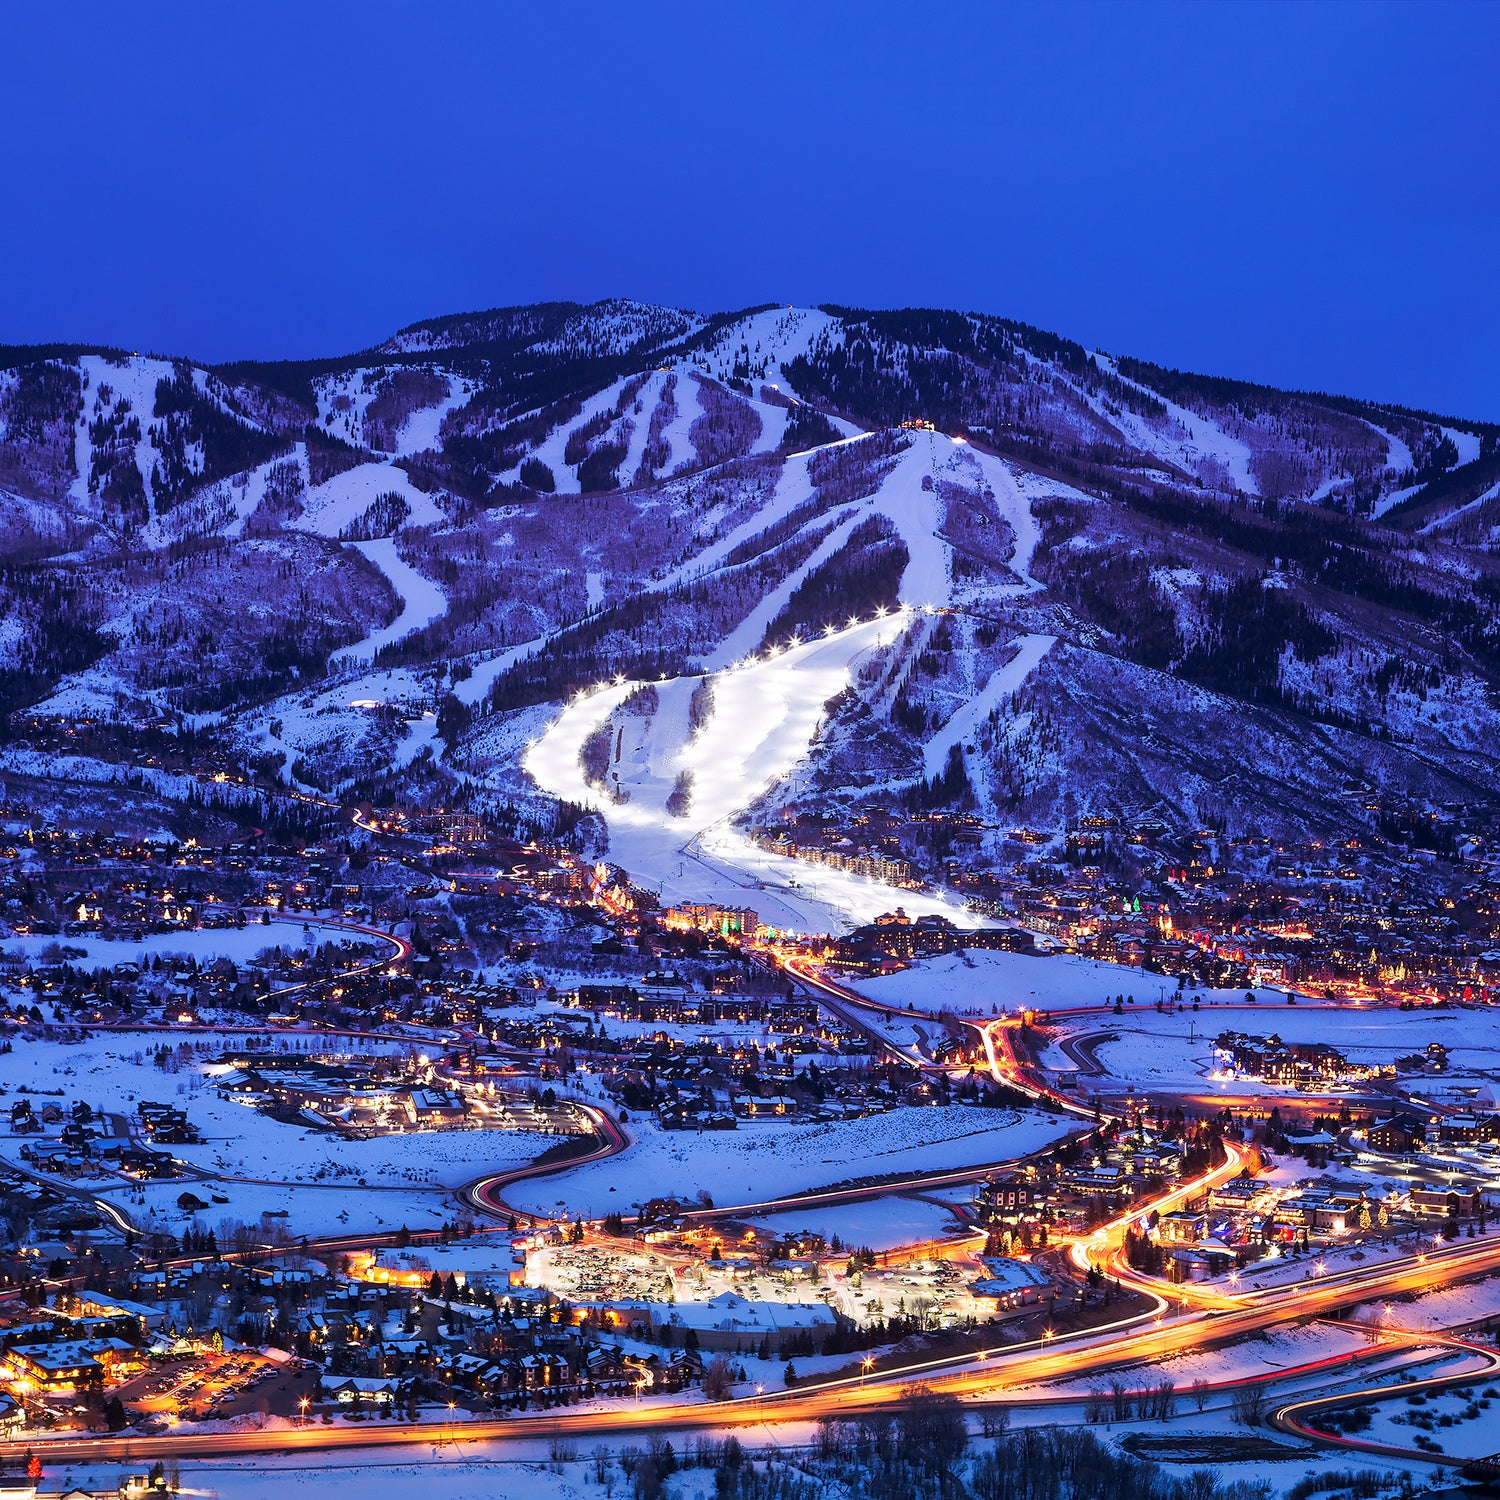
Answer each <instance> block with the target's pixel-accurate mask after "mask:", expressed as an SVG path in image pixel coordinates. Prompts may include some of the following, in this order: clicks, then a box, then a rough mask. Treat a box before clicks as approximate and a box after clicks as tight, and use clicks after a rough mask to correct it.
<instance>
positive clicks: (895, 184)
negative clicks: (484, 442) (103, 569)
mask: <svg viewBox="0 0 1500 1500" xmlns="http://www.w3.org/2000/svg"><path fill="white" fill-rule="evenodd" d="M0 56H4V57H5V58H6V60H7V66H6V68H5V70H4V78H5V83H4V87H3V89H0V130H3V139H4V140H5V141H6V142H7V148H6V151H5V171H4V176H3V179H0V180H3V184H4V186H3V189H0V203H3V204H4V212H3V213H0V341H4V342H21V341H36V340H43V339H79V340H90V341H99V342H111V343H118V344H122V345H125V346H127V347H131V348H151V349H156V350H160V351H166V352H185V353H191V354H193V355H195V356H198V357H200V358H205V359H226V358H232V357H237V356H258V357H274V356H282V355H285V356H304V355H314V354H328V353H339V352H344V351H347V350H350V349H355V348H361V347H365V346H367V345H369V344H371V343H373V342H375V341H376V340H378V339H379V338H381V337H383V336H384V335H385V334H386V333H388V332H389V331H391V330H392V329H394V328H396V327H398V326H399V325H401V324H403V323H406V322H410V321H412V320H414V319H417V318H421V317H427V316H431V315H434V314H438V313H443V312H450V311H459V310H464V309H472V308H477V307H490V306H497V305H503V304H507V303H515V302H527V301H533V300H537V299H542V298H573V299H578V300H589V299H592V298H596V297H601V296H608V295H613V294H623V295H629V296H635V297H641V298H644V299H648V300H652V301H661V302H670V303H675V304H678V305H682V306H691V307H696V308H700V309H704V310H715V309H720V308H728V307H737V306H743V305H746V304H750V303H756V302H769V301H778V302H803V303H805V302H824V301H834V302H844V303H854V304H860V305H866V306H905V305H918V304H925V305H938V306H954V307H964V308H977V309H982V310H986V311H991V312H997V313H1002V314H1005V315H1008V316H1012V317H1017V318H1022V319H1024V320H1026V321H1028V322H1032V323H1036V324H1039V325H1041V326H1043V327H1047V328H1051V329H1055V330H1057V331H1059V332H1063V333H1067V334H1070V335H1072V336H1074V337H1076V338H1078V339H1081V340H1083V341H1084V342H1086V343H1088V344H1090V345H1098V346H1100V347H1103V348H1105V349H1108V350H1111V351H1114V352H1128V353H1133V354H1137V355H1140V356H1143V357H1146V358H1152V359H1157V360H1160V361H1161V362H1163V363H1166V364H1175V365H1179V366H1183V367H1189V368H1194V369H1199V370H1206V371H1212V372H1215V373H1223V374H1233V375H1240V376H1244V377H1248V378H1254V379H1261V380H1266V381H1270V382H1273V383H1276V384H1282V385H1295V386H1305V387H1314V388H1322V389H1332V390H1338V391H1343V392H1348V393H1350V394H1358V395H1368V396H1376V397H1384V398H1387V399H1393V400H1401V401H1406V402H1408V403H1411V404H1414V405H1421V406H1428V407H1432V408H1437V409H1440V410H1443V411H1449V412H1454V413H1458V414H1464V415H1471V416H1484V417H1489V418H1495V419H1500V373H1497V372H1500V292H1497V269H1500V105H1497V103H1496V98H1497V90H1496V85H1495V78H1496V76H1497V71H1500V69H1497V64H1500V5H1494V4H1470V5H1460V6H1447V5H1443V4H1435V3H1429V4H1425V5H1420V6H1419V5H1410V6H1386V5H1379V4H1365V5H1353V4H1342V5H1331V6H1320V5H1312V4H1305V5H1291V4H1283V5H1273V6H1264V7H1263V6H1234V5H1228V4H1220V5H1211V4H1201V5H1186V6H1178V5H1164V6H1133V5H1127V4H1110V5H1097V6H1096V5H1070V6H1057V7H1031V6H1001V5H966V4H948V5H944V4H932V5H923V4H916V5H912V4H906V5H900V6H897V5H892V4H885V3H883V0H864V3H860V4H848V5H843V4H834V3H812V4H808V3H806V0H803V3H797V4H779V3H764V4H754V5H751V4H739V5H704V4H701V3H700V4H696V5H687V4H683V5H672V4H659V5H645V4H642V5H634V6H631V5H619V4H613V5H594V4H590V3H575V4H568V5H560V4H552V5H525V6H520V5H517V6H508V5H501V4H498V3H495V4H483V5H472V6H465V5H460V4H457V3H449V4H432V5H381V4H379V3H374V0H371V3H366V4H359V5H349V6H345V7H338V6H334V5H326V6H308V5H305V4H296V5H285V6H280V5H276V4H271V3H257V4H256V5H254V6H241V7H220V6H204V5H201V4H192V5H182V6H180V7H173V6H171V5H165V4H164V5H157V6H150V7H140V6H120V5H118V4H115V5H111V6H109V7H104V6H99V7H96V8H90V7H88V6H83V7H79V8H75V7H62V6H45V5H41V4H37V5H34V6H32V7H31V9H30V12H29V13H25V12H22V11H21V10H20V8H19V7H11V8H8V9H7V10H6V12H5V14H4V16H3V18H0Z"/></svg>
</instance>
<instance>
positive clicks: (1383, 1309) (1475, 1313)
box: [1350, 1276, 1500, 1333]
mask: <svg viewBox="0 0 1500 1500" xmlns="http://www.w3.org/2000/svg"><path fill="white" fill-rule="evenodd" d="M1496 1316H1500V1276H1488V1277H1486V1278H1485V1279H1484V1280H1483V1281H1476V1282H1473V1283H1471V1284H1469V1285H1466V1286H1450V1287H1444V1288H1442V1290H1440V1291H1436V1292H1424V1293H1423V1294H1422V1295H1421V1296H1420V1297H1417V1298H1415V1299H1414V1300H1413V1301H1410V1302H1386V1303H1376V1302H1367V1303H1364V1304H1363V1305H1362V1306H1360V1307H1357V1308H1355V1310H1354V1311H1353V1312H1352V1313H1351V1314H1350V1318H1351V1319H1352V1320H1353V1321H1354V1322H1357V1323H1369V1324H1371V1325H1373V1326H1375V1327H1379V1328H1406V1329H1410V1330H1411V1331H1412V1332H1415V1333H1432V1332H1435V1331H1436V1330H1438V1329H1443V1328H1457V1327H1460V1326H1461V1325H1463V1324H1465V1323H1473V1322H1477V1321H1478V1320H1479V1319H1480V1318H1493V1317H1496Z"/></svg>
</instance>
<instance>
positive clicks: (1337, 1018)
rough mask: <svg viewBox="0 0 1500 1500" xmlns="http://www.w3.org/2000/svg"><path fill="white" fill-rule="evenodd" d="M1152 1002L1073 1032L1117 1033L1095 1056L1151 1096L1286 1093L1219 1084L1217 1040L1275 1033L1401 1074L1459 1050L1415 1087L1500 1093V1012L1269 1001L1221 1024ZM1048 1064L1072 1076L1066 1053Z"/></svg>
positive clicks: (1204, 1014) (1244, 1082) (1208, 1009)
mask: <svg viewBox="0 0 1500 1500" xmlns="http://www.w3.org/2000/svg"><path fill="white" fill-rule="evenodd" d="M1052 961H1053V960H1049V962H1052ZM1241 998H1243V997H1242V996H1241ZM1147 999H1149V995H1148V996H1147V997H1146V998H1145V999H1143V997H1142V996H1141V995H1140V994H1139V993H1138V992H1137V994H1136V1004H1135V1005H1134V1006H1133V1007H1127V1008H1126V1010H1125V1012H1124V1013H1123V1014H1121V1015H1114V1014H1107V1015H1104V1016H1099V1017H1094V1018H1091V1020H1090V1022H1089V1023H1085V1022H1084V1021H1083V1020H1081V1019H1080V1020H1079V1021H1078V1022H1077V1023H1075V1024H1073V1025H1072V1026H1070V1028H1069V1030H1070V1032H1071V1033H1072V1034H1073V1035H1086V1034H1088V1033H1089V1032H1094V1033H1107V1034H1108V1036H1109V1037H1110V1038H1111V1039H1110V1040H1105V1041H1100V1042H1097V1043H1095V1044H1094V1045H1093V1046H1092V1049H1091V1050H1092V1052H1093V1055H1094V1056H1095V1057H1096V1058H1097V1059H1098V1061H1099V1062H1100V1063H1101V1064H1102V1065H1103V1066H1104V1068H1105V1069H1106V1070H1107V1071H1108V1072H1109V1073H1111V1074H1112V1075H1114V1076H1115V1077H1116V1078H1119V1079H1124V1080H1129V1081H1130V1082H1132V1083H1134V1084H1136V1085H1137V1086H1139V1087H1143V1088H1147V1087H1157V1088H1185V1087H1198V1086H1202V1085H1204V1084H1205V1083H1208V1082H1210V1081H1211V1082H1212V1085H1213V1087H1214V1089H1215V1090H1216V1091H1218V1092H1222V1093H1226V1094H1227V1093H1237V1094H1243V1095H1247V1096H1248V1095H1252V1094H1266V1093H1274V1092H1278V1090H1277V1089H1276V1088H1275V1087H1274V1086H1271V1085H1267V1084H1265V1083H1263V1082H1259V1081H1257V1080H1254V1079H1232V1078H1226V1077H1223V1076H1213V1077H1211V1075H1213V1074H1214V1056H1213V1039H1214V1037H1215V1036H1216V1035H1217V1034H1218V1033H1219V1032H1221V1031H1226V1030H1232V1031H1242V1032H1247V1033H1249V1034H1251V1035H1257V1036H1269V1035H1271V1034H1273V1033H1274V1034H1276V1035H1278V1036H1280V1037H1281V1039H1282V1040H1283V1041H1286V1042H1326V1043H1327V1044H1329V1045H1330V1046H1333V1047H1337V1048H1338V1049H1339V1051H1340V1052H1342V1053H1343V1054H1344V1055H1345V1056H1346V1057H1347V1058H1348V1059H1349V1060H1350V1061H1351V1062H1353V1063H1360V1064H1365V1065H1370V1066H1373V1065H1377V1064H1383V1065H1388V1064H1392V1063H1394V1062H1395V1061H1396V1060H1397V1058H1400V1057H1407V1056H1410V1055H1412V1054H1415V1053H1422V1052H1424V1051H1425V1049H1426V1047H1427V1045H1428V1043H1429V1042H1441V1043H1442V1044H1443V1045H1444V1046H1446V1047H1447V1048H1448V1049H1449V1054H1448V1056H1449V1062H1448V1069H1447V1071H1446V1072H1444V1073H1441V1074H1435V1075H1427V1076H1423V1075H1417V1076H1416V1077H1414V1078H1412V1079H1410V1080H1409V1081H1410V1083H1411V1084H1412V1085H1413V1086H1414V1087H1417V1088H1419V1089H1420V1090H1421V1091H1422V1092H1426V1093H1431V1094H1445V1093H1456V1092H1457V1091H1459V1090H1462V1089H1465V1088H1467V1089H1468V1090H1470V1091H1471V1092H1472V1091H1473V1090H1475V1089H1478V1088H1486V1087H1489V1088H1493V1087H1494V1085H1493V1084H1492V1083H1491V1082H1490V1078H1491V1077H1492V1076H1493V1075H1495V1074H1496V1073H1497V1071H1500V1012H1497V1011H1494V1010H1489V1009H1470V1010H1462V1011H1460V1010H1434V1009H1421V1010H1411V1011H1403V1010H1397V1009H1394V1008H1391V1007H1383V1008H1381V1009H1378V1010H1377V1009H1360V1008H1357V1007H1354V1006H1333V1005H1309V1004H1299V1005H1296V1006H1289V1005H1286V1004H1285V1003H1284V1002H1283V1003H1281V1004H1275V1003H1269V1002H1267V1001H1265V1000H1263V1001H1262V1003H1261V1004H1260V1005H1258V1006H1253V1007H1252V1006H1247V1005H1239V1006H1237V1007H1235V1008H1234V1009H1233V1010H1232V1011H1222V1010H1221V1013H1220V1014H1218V1015H1215V1013H1214V1007H1213V1006H1212V1005H1210V1004H1208V1003H1207V1000H1205V1004H1204V1007H1203V1009H1202V1010H1200V1011H1196V1012H1192V1011H1179V1012H1178V1013H1177V1014H1175V1015H1172V1014H1165V1015H1164V1014H1161V1013H1159V1012H1158V1011H1156V1010H1155V1009H1153V1008H1152V1007H1151V1006H1150V1005H1148V1004H1147V1003H1146V1000H1147ZM1044 1061H1046V1062H1048V1063H1049V1064H1052V1065H1055V1066H1059V1067H1067V1066H1070V1064H1069V1063H1068V1061H1067V1059H1066V1057H1065V1056H1064V1055H1063V1054H1062V1053H1061V1052H1060V1051H1057V1050H1056V1049H1054V1050H1052V1051H1050V1052H1049V1053H1048V1055H1047V1057H1046V1058H1045V1059H1044ZM1280 1091H1282V1092H1286V1091H1288V1090H1280Z"/></svg>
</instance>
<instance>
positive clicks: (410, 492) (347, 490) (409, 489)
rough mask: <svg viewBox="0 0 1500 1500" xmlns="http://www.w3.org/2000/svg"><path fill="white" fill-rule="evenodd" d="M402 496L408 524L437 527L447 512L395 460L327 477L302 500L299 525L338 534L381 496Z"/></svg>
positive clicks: (327, 534) (355, 468)
mask: <svg viewBox="0 0 1500 1500" xmlns="http://www.w3.org/2000/svg"><path fill="white" fill-rule="evenodd" d="M386 494H395V495H399V496H400V497H401V498H402V499H403V500H404V501H406V503H407V506H408V507H409V508H410V512H411V513H410V515H408V517H407V519H406V522H405V524H406V525H408V526H436V525H439V524H440V523H441V522H442V520H443V513H442V511H440V510H439V509H438V507H437V503H436V502H435V501H434V500H433V498H432V496H431V495H429V494H427V493H426V492H425V491H423V490H419V489H418V488H417V487H416V485H414V484H413V483H412V482H411V480H410V479H408V478H407V476H406V470H405V469H401V468H398V467H397V466H396V465H395V464H394V463H392V462H386V463H369V464H359V465H357V466H356V467H354V468H352V469H345V470H344V472H343V473H342V474H335V475H334V476H333V478H332V479H325V480H324V481H323V483H322V484H320V485H317V486H315V487H314V488H312V489H309V490H308V492H307V495H306V498H305V499H304V500H303V502H302V515H301V516H300V517H299V518H298V520H297V523H296V526H297V530H299V531H311V532H314V533H316V534H317V535H318V536H326V537H336V536H337V535H338V534H339V533H340V532H341V531H342V530H343V529H344V527H346V526H348V525H350V524H352V523H353V522H355V521H357V520H359V518H360V517H361V516H362V515H364V513H365V512H366V511H367V510H368V509H369V508H370V506H371V505H372V504H373V503H374V501H375V498H376V497H377V496H378V495H386Z"/></svg>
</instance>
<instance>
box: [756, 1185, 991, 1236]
mask: <svg viewBox="0 0 1500 1500" xmlns="http://www.w3.org/2000/svg"><path fill="white" fill-rule="evenodd" d="M967 1191H969V1192H970V1193H972V1189H969V1190H967ZM747 1222H748V1223H750V1224H751V1226H752V1227H754V1228H755V1229H757V1230H764V1231H765V1232H766V1233H768V1234H800V1233H811V1234H821V1235H822V1236H823V1237H824V1238H825V1239H827V1240H829V1241H832V1239H833V1237H834V1236H835V1235H837V1236H838V1237H839V1239H841V1240H842V1241H843V1242H844V1243H845V1244H846V1245H858V1246H860V1247H862V1248H864V1249H868V1250H874V1251H877V1252H879V1251H884V1250H894V1249H896V1248H897V1247H898V1246H901V1245H913V1244H917V1243H919V1242H921V1241H923V1240H942V1239H946V1238H948V1237H949V1232H950V1231H951V1230H953V1229H954V1228H955V1227H956V1226H957V1222H958V1221H957V1220H956V1219H955V1218H954V1216H953V1211H952V1209H951V1208H948V1207H945V1206H944V1205H942V1204H938V1203H928V1202H926V1201H924V1200H923V1199H921V1198H905V1197H902V1198H876V1199H872V1200H869V1201H866V1202H863V1203H852V1204H846V1205H845V1206H844V1207H842V1208H809V1209H794V1210H792V1211H790V1212H788V1213H781V1214H765V1215H762V1216H761V1217H759V1218H755V1219H750V1220H748V1221H747Z"/></svg>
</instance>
